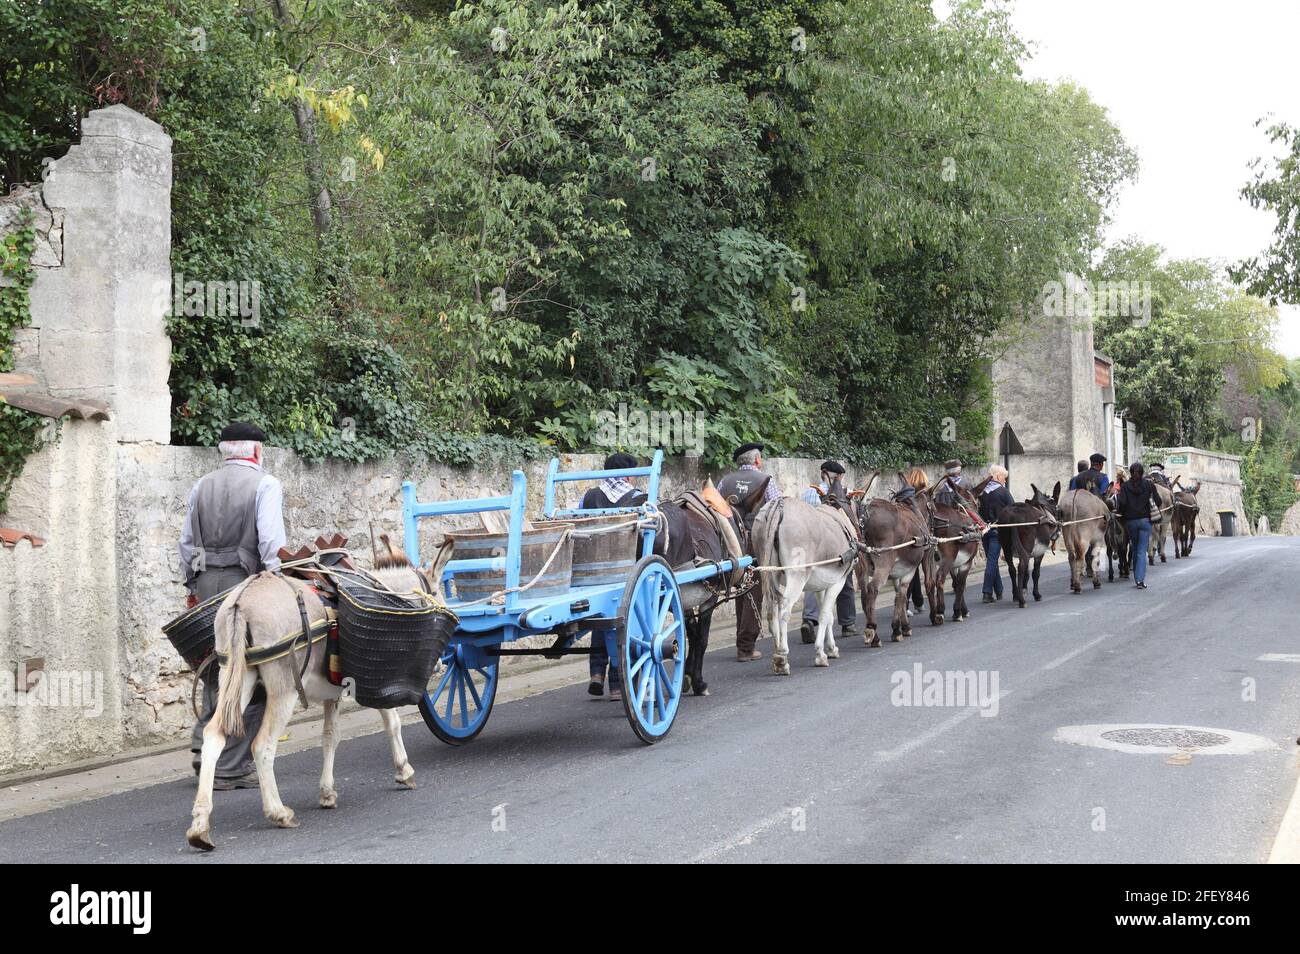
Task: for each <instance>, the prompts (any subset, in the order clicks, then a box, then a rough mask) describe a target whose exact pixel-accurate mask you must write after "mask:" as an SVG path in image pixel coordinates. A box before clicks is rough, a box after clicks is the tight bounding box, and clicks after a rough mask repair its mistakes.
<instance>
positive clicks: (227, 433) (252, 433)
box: [221, 421, 266, 443]
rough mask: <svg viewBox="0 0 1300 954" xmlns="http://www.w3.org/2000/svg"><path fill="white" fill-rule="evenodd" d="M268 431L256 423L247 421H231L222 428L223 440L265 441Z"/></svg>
mask: <svg viewBox="0 0 1300 954" xmlns="http://www.w3.org/2000/svg"><path fill="white" fill-rule="evenodd" d="M265 440H266V432H265V431H263V430H262V429H261V428H260V427H258V426H257V425H256V424H249V423H247V422H246V421H231V422H230V423H229V424H227V425H226V426H225V427H223V428H222V429H221V441H222V442H223V443H224V442H225V441H258V442H259V443H261V442H265Z"/></svg>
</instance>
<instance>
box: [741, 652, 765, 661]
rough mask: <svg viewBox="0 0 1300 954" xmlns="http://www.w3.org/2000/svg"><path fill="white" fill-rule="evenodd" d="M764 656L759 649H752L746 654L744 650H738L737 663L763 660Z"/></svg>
mask: <svg viewBox="0 0 1300 954" xmlns="http://www.w3.org/2000/svg"><path fill="white" fill-rule="evenodd" d="M762 658H763V654H762V653H761V652H759V651H758V650H757V649H751V650H749V651H748V652H746V651H745V650H743V649H737V650H736V662H753V661H754V660H756V659H762Z"/></svg>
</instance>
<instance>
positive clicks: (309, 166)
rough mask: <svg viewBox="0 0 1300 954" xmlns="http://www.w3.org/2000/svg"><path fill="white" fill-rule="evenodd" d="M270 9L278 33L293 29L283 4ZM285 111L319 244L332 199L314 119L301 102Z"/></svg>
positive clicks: (329, 223)
mask: <svg viewBox="0 0 1300 954" xmlns="http://www.w3.org/2000/svg"><path fill="white" fill-rule="evenodd" d="M271 9H272V10H273V11H274V13H275V20H276V22H277V23H278V24H279V25H280V29H282V30H288V29H291V28H292V27H293V26H294V22H293V17H292V16H291V15H290V14H289V9H288V5H287V4H286V2H285V0H271ZM289 108H290V109H291V110H292V111H293V121H294V125H295V126H297V127H298V141H299V142H300V143H301V144H302V151H303V168H304V171H305V172H306V173H307V201H308V204H309V205H310V206H311V221H312V226H313V227H314V228H315V231H316V241H317V242H318V243H320V242H322V241H323V240H324V238H325V235H326V233H328V232H329V230H330V229H331V228H332V227H333V225H334V212H333V208H334V199H333V197H332V196H331V195H330V190H329V186H328V185H327V184H326V182H325V166H324V164H323V163H322V162H321V157H320V142H319V141H318V140H317V139H316V116H315V114H314V113H313V112H312V110H311V107H310V106H308V105H307V104H306V103H305V102H303V101H302V100H301V99H294V100H293V101H292V102H291V103H290V105H289Z"/></svg>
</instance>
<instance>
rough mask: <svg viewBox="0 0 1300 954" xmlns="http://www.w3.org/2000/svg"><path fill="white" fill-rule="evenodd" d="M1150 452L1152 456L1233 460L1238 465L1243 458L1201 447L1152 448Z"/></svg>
mask: <svg viewBox="0 0 1300 954" xmlns="http://www.w3.org/2000/svg"><path fill="white" fill-rule="evenodd" d="M1150 452H1151V453H1153V454H1163V455H1164V456H1165V457H1168V456H1169V455H1170V454H1200V455H1201V456H1202V457H1214V458H1216V459H1218V460H1235V461H1237V462H1238V463H1240V462H1241V461H1242V460H1243V458H1242V457H1240V456H1238V455H1237V454H1225V453H1224V452H1223V451H1212V450H1206V449H1205V448H1203V447H1152V448H1150Z"/></svg>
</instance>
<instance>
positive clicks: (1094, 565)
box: [1088, 540, 1101, 590]
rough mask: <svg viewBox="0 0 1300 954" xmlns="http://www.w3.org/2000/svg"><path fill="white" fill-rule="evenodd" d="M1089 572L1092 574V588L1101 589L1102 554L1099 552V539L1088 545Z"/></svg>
mask: <svg viewBox="0 0 1300 954" xmlns="http://www.w3.org/2000/svg"><path fill="white" fill-rule="evenodd" d="M1088 572H1089V573H1090V574H1091V575H1092V588H1093V589H1094V590H1099V589H1101V554H1099V553H1098V552H1097V541H1096V540H1094V541H1093V542H1092V546H1090V547H1088Z"/></svg>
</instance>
